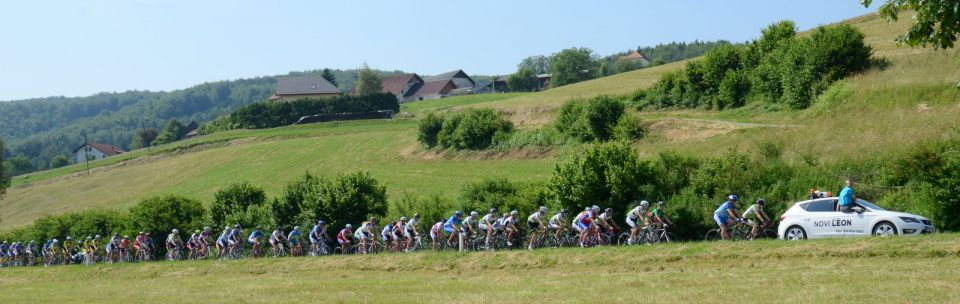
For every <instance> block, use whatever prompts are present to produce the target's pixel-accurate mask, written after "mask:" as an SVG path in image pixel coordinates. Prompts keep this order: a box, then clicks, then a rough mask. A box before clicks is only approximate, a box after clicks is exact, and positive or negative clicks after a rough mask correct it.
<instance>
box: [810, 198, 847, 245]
mask: <svg viewBox="0 0 960 304" xmlns="http://www.w3.org/2000/svg"><path fill="white" fill-rule="evenodd" d="M806 211H807V215H808V216H809V218H804V221H806V222H808V225H807V226H808V227H809V229H807V233H808V234H810V236H809V237H810V238H828V237H840V236H841V235H840V234H839V233H838V232H837V231H836V230H835V229H834V227H833V225H832V223H833V222H832V220H833V219H834V218H836V216H837V214H836V213H837V212H836V210H835V209H834V207H833V202H832V201H831V200H816V201H812V202H810V203H808V204H807V209H806Z"/></svg>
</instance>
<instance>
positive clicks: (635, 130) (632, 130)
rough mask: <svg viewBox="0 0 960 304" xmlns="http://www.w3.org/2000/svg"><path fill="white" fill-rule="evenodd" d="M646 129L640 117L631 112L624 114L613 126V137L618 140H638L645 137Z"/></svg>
mask: <svg viewBox="0 0 960 304" xmlns="http://www.w3.org/2000/svg"><path fill="white" fill-rule="evenodd" d="M644 132H646V130H645V129H644V127H643V125H642V124H641V122H640V118H637V117H636V116H633V115H630V114H624V115H623V116H620V119H619V120H617V124H616V125H615V126H614V127H613V130H612V133H613V139H616V140H624V141H631V140H638V139H641V138H643V135H644Z"/></svg>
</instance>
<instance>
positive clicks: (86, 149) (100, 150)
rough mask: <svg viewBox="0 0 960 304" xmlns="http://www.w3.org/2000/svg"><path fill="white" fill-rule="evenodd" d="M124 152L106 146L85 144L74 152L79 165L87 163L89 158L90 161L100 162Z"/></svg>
mask: <svg viewBox="0 0 960 304" xmlns="http://www.w3.org/2000/svg"><path fill="white" fill-rule="evenodd" d="M124 152H126V151H123V150H121V149H120V148H117V147H114V146H111V145H106V144H83V145H82V146H80V147H78V148H76V149H74V150H73V154H74V155H76V161H77V163H82V162H85V161H87V159H88V158H89V159H90V160H98V159H104V158H107V157H110V156H114V155H118V154H121V153H124Z"/></svg>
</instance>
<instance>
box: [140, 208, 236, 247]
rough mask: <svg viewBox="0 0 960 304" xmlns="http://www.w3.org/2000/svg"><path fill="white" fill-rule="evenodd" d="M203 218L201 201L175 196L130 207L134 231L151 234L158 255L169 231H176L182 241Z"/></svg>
mask: <svg viewBox="0 0 960 304" xmlns="http://www.w3.org/2000/svg"><path fill="white" fill-rule="evenodd" d="M205 216H206V209H204V208H203V204H201V203H200V201H197V200H193V199H189V198H185V197H182V196H175V195H167V196H154V197H150V198H147V199H144V200H143V201H141V202H140V203H139V204H137V205H136V206H133V208H130V223H131V224H132V228H134V229H133V230H136V231H144V232H151V233H153V237H154V239H156V240H157V241H158V242H159V243H157V246H156V247H157V248H158V249H159V250H160V251H161V252H160V254H163V251H165V250H166V249H165V248H164V246H162V242H163V240H164V239H165V236H166V235H167V234H169V233H170V232H171V230H173V229H179V230H180V237H181V238H183V237H185V236H189V235H190V233H191V230H193V229H199V228H200V227H202V226H203V222H204V219H205V218H206V217H205ZM215 227H217V226H215ZM131 234H132V233H131Z"/></svg>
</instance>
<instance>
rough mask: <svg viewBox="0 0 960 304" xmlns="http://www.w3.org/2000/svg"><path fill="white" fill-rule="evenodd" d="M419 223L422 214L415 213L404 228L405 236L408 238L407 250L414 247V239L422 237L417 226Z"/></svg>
mask: <svg viewBox="0 0 960 304" xmlns="http://www.w3.org/2000/svg"><path fill="white" fill-rule="evenodd" d="M419 223H420V214H419V213H414V214H413V218H412V219H410V221H408V222H407V224H406V225H405V226H404V227H403V236H404V237H406V238H407V248H406V250H410V247H411V246H413V239H414V238H416V237H419V236H420V232H418V231H417V224H419Z"/></svg>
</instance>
